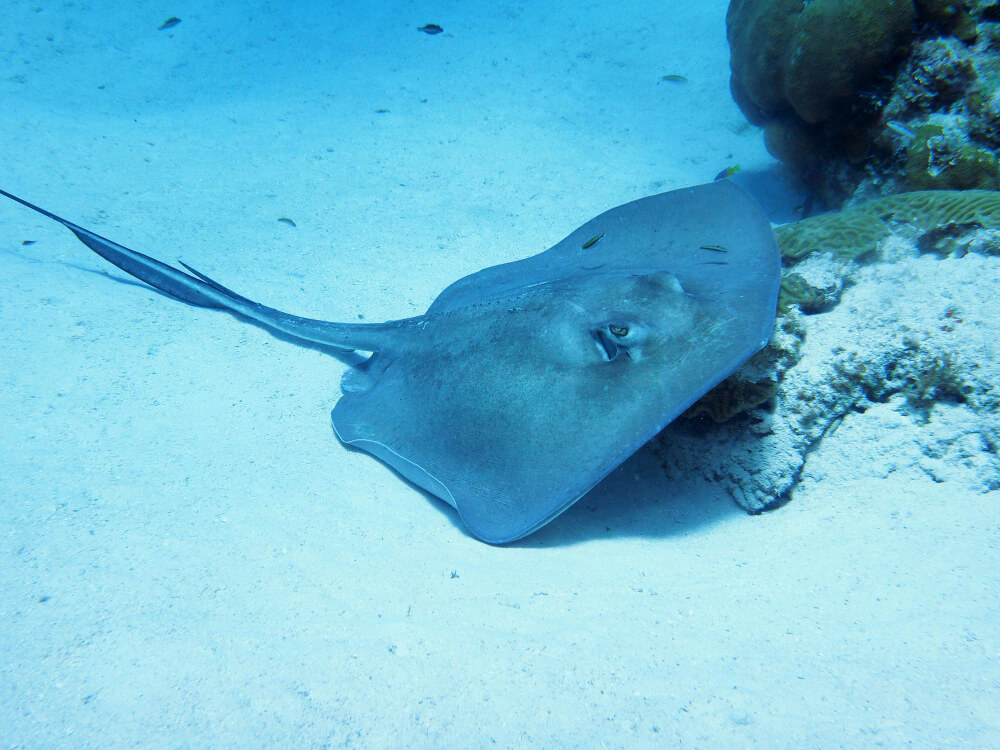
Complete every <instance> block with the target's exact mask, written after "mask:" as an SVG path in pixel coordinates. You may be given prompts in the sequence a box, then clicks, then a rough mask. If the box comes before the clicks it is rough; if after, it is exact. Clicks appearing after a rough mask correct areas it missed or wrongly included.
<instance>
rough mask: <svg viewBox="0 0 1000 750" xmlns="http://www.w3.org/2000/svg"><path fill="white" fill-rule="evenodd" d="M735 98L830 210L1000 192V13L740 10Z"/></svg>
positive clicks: (982, 9)
mask: <svg viewBox="0 0 1000 750" xmlns="http://www.w3.org/2000/svg"><path fill="white" fill-rule="evenodd" d="M726 26H727V36H728V39H729V44H730V50H731V60H730V67H731V70H732V77H731V90H732V94H733V98H734V100H735V101H736V103H737V104H738V105H739V107H740V109H741V110H742V111H743V113H744V114H745V115H746V117H747V119H749V120H750V121H751V122H752V123H754V124H756V125H760V126H761V127H763V129H764V139H765V143H766V145H767V148H768V150H769V151H770V152H771V154H772V155H773V156H774V157H775V158H777V159H779V160H780V161H782V162H783V163H785V164H787V165H789V166H790V167H791V168H792V170H793V171H794V172H795V174H796V175H797V176H798V177H799V178H800V180H801V181H802V182H803V183H804V185H805V186H806V187H807V188H808V189H809V190H810V191H811V192H812V193H813V194H814V195H817V196H818V197H819V198H821V199H822V201H823V202H824V203H825V204H826V205H828V206H830V207H839V206H841V205H843V204H844V203H845V202H846V201H850V200H853V201H856V202H862V201H864V200H867V199H870V198H872V197H876V196H880V195H890V194H893V193H900V192H906V191H912V190H968V189H984V190H995V189H997V188H998V186H1000V173H998V160H997V155H996V153H997V149H998V148H1000V0H964V1H957V2H955V1H953V2H945V1H944V0H811V1H810V2H802V1H801V0H732V2H731V3H730V5H729V10H728V13H727V16H726Z"/></svg>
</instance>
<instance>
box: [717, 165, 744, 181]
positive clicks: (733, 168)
mask: <svg viewBox="0 0 1000 750" xmlns="http://www.w3.org/2000/svg"><path fill="white" fill-rule="evenodd" d="M739 171H740V165H739V164H730V165H729V166H728V167H726V168H725V169H723V170H722V171H721V172H719V174H717V175H715V179H716V180H724V179H726V178H727V177H732V176H733V175H734V174H736V173H737V172H739Z"/></svg>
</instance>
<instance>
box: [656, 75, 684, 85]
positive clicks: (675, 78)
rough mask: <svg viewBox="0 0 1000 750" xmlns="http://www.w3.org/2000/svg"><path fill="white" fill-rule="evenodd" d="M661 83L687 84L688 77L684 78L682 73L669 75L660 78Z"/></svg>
mask: <svg viewBox="0 0 1000 750" xmlns="http://www.w3.org/2000/svg"><path fill="white" fill-rule="evenodd" d="M660 80H661V81H667V82H668V83H687V82H688V79H687V76H682V75H681V74H680V73H667V74H666V75H665V76H660Z"/></svg>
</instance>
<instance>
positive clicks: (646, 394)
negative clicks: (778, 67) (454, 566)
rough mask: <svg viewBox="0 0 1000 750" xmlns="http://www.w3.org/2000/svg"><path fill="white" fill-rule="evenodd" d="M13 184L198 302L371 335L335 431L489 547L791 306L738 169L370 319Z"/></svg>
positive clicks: (691, 395)
mask: <svg viewBox="0 0 1000 750" xmlns="http://www.w3.org/2000/svg"><path fill="white" fill-rule="evenodd" d="M0 194H2V195H5V196H7V197H8V198H11V199H13V200H15V201H17V202H18V203H21V204H22V205H24V206H27V207H28V208H31V209H33V210H35V211H38V212H39V213H42V214H44V215H45V216H47V217H49V218H51V219H54V220H55V221H58V222H60V223H61V224H62V225H63V226H65V227H66V228H67V229H69V230H70V231H71V232H73V233H74V234H75V235H76V236H77V238H78V239H80V240H81V241H82V242H83V243H84V244H85V245H87V246H88V247H90V248H91V249H92V250H93V251H94V252H96V253H97V254H98V255H100V256H101V257H103V258H105V259H106V260H108V261H110V262H111V263H113V264H114V265H116V266H117V267H118V268H120V269H122V270H123V271H125V272H126V273H129V274H131V275H132V276H134V277H136V278H138V279H140V280H142V281H144V282H146V283H147V284H149V285H150V286H153V287H155V288H157V289H159V290H160V291H162V292H165V293H166V294H168V295H170V296H172V297H175V298H177V299H179V300H181V301H183V302H187V303H189V304H192V305H199V306H203V307H213V308H222V309H226V310H229V311H231V312H233V313H236V314H238V315H241V316H243V317H246V318H249V319H252V320H254V321H257V322H259V323H262V324H264V325H266V326H268V327H269V328H272V329H275V330H277V331H281V332H283V333H285V334H289V335H291V336H294V337H297V338H299V339H302V340H304V341H310V342H315V343H319V344H323V345H326V346H330V347H334V348H338V349H342V350H345V351H362V352H371V353H372V354H371V356H370V357H369V358H368V359H366V360H364V361H363V362H361V363H360V364H359V365H357V366H355V367H352V368H351V369H349V370H348V371H347V372H346V373H345V375H344V377H343V379H342V381H341V390H342V392H343V396H342V397H341V399H340V400H339V401H338V402H337V404H336V405H335V407H334V409H333V412H332V419H333V427H334V431H335V433H336V435H337V437H338V438H339V440H340V441H341V442H343V443H344V444H346V445H350V446H354V447H357V448H361V449H363V450H365V451H368V452H369V453H371V454H372V455H373V456H375V457H376V458H378V459H380V460H381V461H383V462H384V463H386V464H388V465H389V466H390V467H392V468H393V469H395V470H396V471H397V472H398V473H400V474H401V475H403V476H404V477H405V478H406V479H408V480H410V481H411V482H413V483H414V484H416V485H418V486H419V487H421V488H423V489H424V490H426V491H427V492H429V493H431V494H433V495H436V496H437V497H439V498H441V499H443V500H445V501H446V502H447V503H449V504H450V505H452V506H454V507H455V508H456V510H457V511H458V514H459V515H460V517H461V518H462V520H463V522H464V523H465V524H466V526H467V527H468V529H469V530H470V531H471V533H472V534H474V535H475V536H476V537H478V538H479V539H481V540H483V541H485V542H489V543H493V544H502V543H505V542H511V541H514V540H516V539H520V538H521V537H524V536H526V535H528V534H530V533H532V532H533V531H535V530H537V529H538V528H540V527H541V526H543V525H545V524H546V523H548V522H549V521H551V520H552V519H553V518H555V517H556V516H557V515H559V514H560V513H562V512H563V511H564V510H566V508H568V507H569V506H571V505H572V504H573V503H574V502H576V501H577V500H578V499H579V498H580V497H582V496H583V495H584V494H586V493H587V492H588V491H589V490H590V489H591V488H592V487H593V486H594V485H595V484H597V483H598V482H599V481H600V480H601V479H603V478H604V477H605V476H607V474H608V473H609V472H611V471H612V470H613V469H614V468H616V467H617V466H619V465H620V464H621V463H622V462H623V461H625V459H627V458H628V457H629V456H630V455H631V454H632V453H634V452H635V451H636V450H637V449H638V448H639V447H640V446H642V445H643V444H644V443H646V442H647V441H648V440H650V439H651V438H652V437H653V436H654V435H656V433H657V432H659V431H660V430H661V429H663V428H664V427H665V426H666V425H667V424H668V423H670V422H671V421H672V420H673V419H674V418H676V417H677V416H678V415H679V414H680V413H681V412H683V411H684V410H685V409H687V408H688V407H689V406H690V405H691V404H692V403H694V401H696V400H697V399H698V398H700V397H701V396H702V395H703V394H704V393H705V392H706V391H708V390H709V389H711V388H712V387H713V386H715V385H716V384H717V383H719V382H720V381H721V380H722V379H723V378H725V377H726V376H727V375H729V374H730V373H731V372H732V371H733V370H734V369H735V368H736V367H738V366H739V365H740V364H742V363H743V362H744V361H745V360H746V359H747V358H748V357H749V356H750V355H751V354H753V353H754V352H756V351H757V350H758V349H760V348H761V347H763V346H764V345H765V344H766V343H767V340H768V338H769V336H770V334H771V329H772V327H773V325H774V316H775V309H776V307H777V298H778V287H779V283H780V260H779V254H778V249H777V245H776V243H775V239H774V235H773V233H772V231H771V226H770V223H769V222H768V220H767V218H766V217H765V216H764V214H763V212H762V211H761V210H760V208H759V207H758V206H757V204H756V203H755V202H754V200H753V199H752V198H751V197H750V196H749V195H748V194H747V193H746V192H744V191H743V190H742V189H741V188H739V187H738V186H736V185H735V184H733V183H731V182H729V181H720V182H714V183H710V184H708V185H700V186H696V187H690V188H684V189H681V190H675V191H672V192H669V193H662V194H660V195H654V196H650V197H648V198H640V199H639V200H635V201H632V202H631V203H626V204H625V205H622V206H619V207H617V208H613V209H611V210H609V211H606V212H605V213H603V214H601V215H600V216H597V217H596V218H594V219H591V220H590V221H588V222H587V223H586V224H584V225H583V226H581V227H580V228H578V229H577V230H575V231H574V232H573V233H571V234H570V235H569V236H568V237H566V238H565V239H563V240H562V241H561V242H559V243H558V244H556V245H554V246H553V247H551V248H549V249H548V250H546V251H545V252H542V253H539V254H538V255H534V256H532V257H529V258H525V259H523V260H519V261H515V262H512V263H505V264H503V265H498V266H492V267H490V268H485V269H483V270H481V271H478V272H476V273H473V274H471V275H469V276H466V277H464V278H462V279H459V280H458V281H456V282H454V283H453V284H451V285H450V286H449V287H447V288H446V289H445V290H444V291H443V292H441V294H440V295H439V296H438V297H437V299H435V300H434V302H433V304H431V306H430V307H429V308H428V310H427V312H426V313H424V314H423V315H418V316H416V317H412V318H405V319H402V320H393V321H389V322H386V323H374V324H373V323H336V322H329V321H322V320H313V319H309V318H301V317H298V316H295V315H289V314H288V313H284V312H281V311H279V310H275V309H272V308H270V307H265V306H264V305H261V304H260V303H257V302H254V301H252V300H249V299H247V298H245V297H242V296H240V295H238V294H236V293H235V292H233V291H231V290H229V289H227V288H226V287H224V286H222V285H221V284H219V283H217V282H216V281H213V280H212V279H210V278H208V277H207V276H205V275H204V274H202V273H199V272H198V271H196V270H194V269H193V268H191V267H190V266H188V265H187V264H185V263H183V262H181V263H180V265H182V266H183V268H184V269H185V270H180V269H178V268H175V267H173V266H170V265H167V264H165V263H162V262H160V261H158V260H155V259H153V258H151V257H149V256H146V255H143V254H141V253H138V252H135V251H133V250H129V249H128V248H126V247H123V246H121V245H118V244H116V243H114V242H112V241H111V240H108V239H105V238H103V237H100V236H98V235H97V234H94V233H93V232H91V231H90V230H88V229H84V228H83V227H80V226H78V225H76V224H74V223H72V222H70V221H67V220H66V219H63V218H60V217H59V216H56V215H55V214H52V213H50V212H48V211H46V210H44V209H42V208H39V207H38V206H35V205H33V204H31V203H28V202H27V201H25V200H22V199H21V198H18V197H16V196H14V195H11V194H10V193H7V192H4V191H2V190H0ZM595 238H597V240H599V241H597V240H595ZM723 247H724V248H725V249H726V252H725V253H719V252H715V251H714V248H723Z"/></svg>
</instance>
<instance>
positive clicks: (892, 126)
mask: <svg viewBox="0 0 1000 750" xmlns="http://www.w3.org/2000/svg"><path fill="white" fill-rule="evenodd" d="M885 126H886V127H887V128H889V130H891V131H892V132H893V133H898V134H899V135H902V136H906V137H907V138H916V136H917V134H916V132H915V131H914V130H913V129H912V128H910V127H908V126H906V125H904V124H903V123H901V122H896V121H895V120H889V121H887V122H886V123H885Z"/></svg>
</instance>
